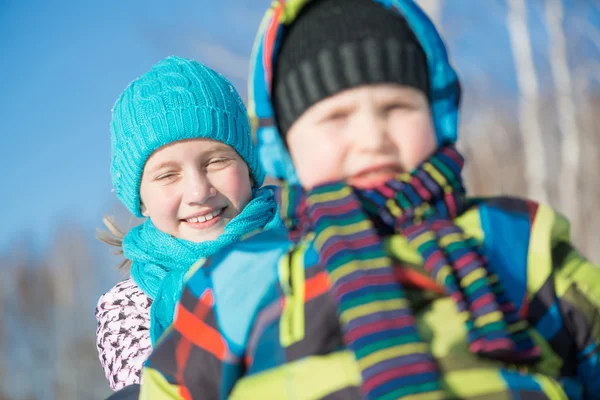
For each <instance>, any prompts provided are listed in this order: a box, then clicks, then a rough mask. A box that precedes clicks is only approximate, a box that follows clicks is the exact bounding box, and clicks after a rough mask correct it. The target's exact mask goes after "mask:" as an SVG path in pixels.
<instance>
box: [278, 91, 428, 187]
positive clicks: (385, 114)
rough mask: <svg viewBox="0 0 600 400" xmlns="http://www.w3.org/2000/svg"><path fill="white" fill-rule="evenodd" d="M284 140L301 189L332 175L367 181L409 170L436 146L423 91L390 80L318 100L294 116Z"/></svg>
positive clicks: (375, 181) (329, 179)
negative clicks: (392, 82) (297, 116)
mask: <svg viewBox="0 0 600 400" xmlns="http://www.w3.org/2000/svg"><path fill="white" fill-rule="evenodd" d="M286 140H287V144H288V147H289V150H290V154H291V156H292V160H293V161H294V166H295V168H296V172H297V174H298V178H299V179H300V182H301V183H302V186H303V187H304V188H305V189H311V188H313V187H315V186H317V185H320V184H324V183H328V182H332V181H337V180H344V181H346V182H347V183H348V184H350V185H352V186H355V187H360V188H369V187H373V186H375V185H377V184H379V183H382V182H385V181H387V180H389V179H392V178H394V177H396V176H397V175H398V174H399V173H402V172H408V171H411V170H412V169H414V168H415V167H416V166H417V165H418V164H419V163H420V162H422V161H424V160H425V159H427V158H428V157H429V156H430V155H431V154H432V153H433V152H434V151H435V149H436V147H437V142H436V136H435V130H434V126H433V121H432V119H431V112H430V110H429V103H428V101H427V97H426V96H425V95H424V94H423V93H422V92H420V91H418V90H416V89H413V88H410V87H406V86H399V85H395V84H377V85H366V86H360V87H356V88H352V89H348V90H345V91H343V92H340V93H338V94H336V95H334V96H331V97H328V98H326V99H324V100H321V101H320V102H318V103H316V104H314V105H313V106H312V107H310V108H309V109H308V110H307V111H306V112H305V113H304V114H302V115H301V116H300V118H298V119H297V120H296V121H295V122H294V124H293V125H292V126H291V127H290V129H289V131H288V133H287V136H286Z"/></svg>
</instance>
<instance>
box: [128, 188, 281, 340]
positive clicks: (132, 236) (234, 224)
mask: <svg viewBox="0 0 600 400" xmlns="http://www.w3.org/2000/svg"><path fill="white" fill-rule="evenodd" d="M281 224H282V223H281V220H280V218H279V213H278V212H277V203H276V201H275V195H274V190H273V188H272V187H263V188H262V189H259V190H255V191H254V192H253V199H252V200H251V201H250V202H249V203H248V205H247V206H246V207H245V208H244V209H243V210H242V212H241V213H240V214H239V215H238V216H237V217H235V218H234V219H232V220H231V222H229V223H228V224H227V225H226V226H225V231H224V232H223V233H222V234H221V235H220V236H219V237H218V238H217V239H216V240H209V241H205V242H202V243H193V242H190V241H187V240H182V239H177V238H174V237H172V236H171V235H169V234H166V233H164V232H161V231H160V230H158V229H157V228H156V227H155V226H154V224H153V223H152V221H151V220H150V219H149V218H148V219H147V220H146V221H145V222H144V223H143V224H141V225H139V226H137V227H135V228H133V229H131V230H130V231H129V233H128V234H127V236H125V238H124V239H123V252H124V254H125V257H127V258H128V259H130V260H131V261H132V262H133V264H132V267H131V277H132V278H133V280H134V281H135V283H136V284H137V285H138V286H139V287H140V288H141V289H142V290H143V291H144V293H145V294H146V295H147V296H148V297H150V298H151V299H152V300H153V303H152V306H151V308H150V339H151V340H152V345H154V344H155V343H156V341H157V340H158V339H159V338H160V336H161V335H162V333H163V332H164V331H165V329H166V328H167V327H168V326H169V325H170V324H171V323H172V322H173V314H174V311H175V305H176V303H177V301H179V298H180V297H181V292H182V290H183V283H184V277H185V274H186V272H187V271H188V269H189V268H190V267H191V266H192V265H193V264H194V263H195V262H197V261H198V260H199V259H202V258H206V257H209V256H211V255H213V254H215V253H217V252H218V251H219V250H221V249H223V248H224V247H226V246H227V245H230V244H232V243H235V242H237V241H239V240H240V238H241V237H242V236H244V235H246V234H248V233H251V232H253V231H255V230H259V229H270V228H273V227H277V226H280V225H281Z"/></svg>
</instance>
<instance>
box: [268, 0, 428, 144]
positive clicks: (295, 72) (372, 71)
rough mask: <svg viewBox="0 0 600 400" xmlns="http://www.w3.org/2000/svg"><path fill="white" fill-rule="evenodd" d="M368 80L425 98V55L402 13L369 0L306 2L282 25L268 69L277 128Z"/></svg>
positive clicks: (286, 126)
mask: <svg viewBox="0 0 600 400" xmlns="http://www.w3.org/2000/svg"><path fill="white" fill-rule="evenodd" d="M373 83H398V84H400V85H405V86H410V87H413V88H416V89H418V90H420V91H422V92H424V93H425V95H426V96H429V73H428V68H427V56H426V55H425V52H424V51H423V48H422V47H421V44H420V43H419V41H418V39H417V38H416V37H415V34H414V33H413V32H412V30H411V28H410V27H409V26H408V23H407V22H406V20H405V19H404V17H403V16H401V15H400V14H399V13H395V12H393V11H391V10H387V9H386V8H384V7H383V6H382V5H381V4H378V3H376V2H375V1H373V0H313V1H311V2H310V3H308V4H307V5H306V6H305V7H304V9H302V11H301V12H300V14H299V15H298V17H297V18H296V20H295V21H294V22H293V23H292V24H291V25H290V26H289V27H287V28H286V31H285V32H284V35H283V41H282V44H281V47H280V50H279V53H278V56H277V61H276V65H275V67H274V74H273V91H272V98H273V107H274V111H275V117H276V120H277V124H278V126H279V131H280V132H281V133H282V134H285V133H286V132H287V131H288V129H289V128H290V126H291V125H292V123H293V122H294V121H295V120H296V119H297V118H298V117H300V116H301V115H302V114H303V113H304V112H305V111H306V110H307V109H308V108H309V107H310V106H312V105H313V104H315V103H317V102H318V101H320V100H323V99H325V98H326V97H329V96H331V95H334V94H336V93H338V92H340V91H342V90H345V89H349V88H352V87H356V86H361V85H365V84H373Z"/></svg>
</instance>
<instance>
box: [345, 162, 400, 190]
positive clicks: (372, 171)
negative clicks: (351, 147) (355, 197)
mask: <svg viewBox="0 0 600 400" xmlns="http://www.w3.org/2000/svg"><path fill="white" fill-rule="evenodd" d="M402 172H404V171H403V169H402V168H400V167H399V166H398V165H382V166H378V167H374V168H368V169H365V170H363V171H360V172H359V173H357V174H355V175H353V176H351V177H350V178H349V179H348V180H347V183H348V184H349V185H350V186H354V187H356V188H359V189H372V188H374V187H376V186H379V185H381V184H383V183H385V182H387V181H389V180H391V179H394V178H396V177H397V176H398V175H400V174H401V173H402Z"/></svg>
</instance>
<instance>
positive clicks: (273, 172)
mask: <svg viewBox="0 0 600 400" xmlns="http://www.w3.org/2000/svg"><path fill="white" fill-rule="evenodd" d="M310 1H319V0H288V1H285V0H278V1H274V2H273V5H272V6H271V8H270V9H269V10H268V11H267V13H266V15H265V17H264V18H263V21H262V23H261V25H260V28H259V31H258V34H257V37H256V40H255V43H254V48H253V51H252V57H251V59H250V77H249V79H248V81H249V91H248V93H249V107H248V113H249V115H250V121H251V123H252V133H253V137H254V140H255V141H256V143H257V145H258V150H259V155H260V159H261V162H262V163H263V166H264V168H265V170H266V172H267V175H270V176H272V177H275V178H278V179H283V180H286V181H288V182H289V183H299V182H298V177H297V175H296V171H295V169H294V165H293V163H292V160H291V157H290V155H289V153H288V151H287V148H286V146H285V145H284V143H283V140H282V137H281V135H280V134H279V132H278V130H277V125H276V123H275V120H274V112H273V106H272V104H271V82H272V71H273V65H274V62H275V55H276V54H277V49H278V47H279V44H280V43H281V39H282V36H283V32H284V27H285V26H286V25H290V24H291V23H292V22H293V21H294V19H295V18H296V16H297V15H298V13H299V12H300V10H301V9H302V7H304V6H305V5H306V4H307V3H309V2H310ZM372 1H375V2H377V3H380V4H381V5H383V6H384V7H386V8H389V9H391V10H393V11H395V12H398V13H401V14H402V15H403V16H404V18H406V20H407V21H408V24H409V25H410V27H411V28H412V30H413V32H414V33H415V35H416V36H417V38H418V39H419V42H420V43H421V47H423V50H424V51H425V54H426V55H427V63H428V66H429V75H430V91H431V93H430V99H431V113H432V116H433V121H434V125H435V130H436V136H437V140H438V144H446V143H454V142H455V141H456V138H457V134H458V132H457V131H458V106H459V101H460V83H459V81H458V76H457V75H456V72H455V71H454V68H452V66H451V65H450V62H449V60H448V54H447V52H446V47H445V45H444V43H443V41H442V38H441V37H440V35H439V33H438V32H437V30H436V29H435V26H434V25H433V23H432V22H431V20H430V19H429V18H428V17H427V15H426V14H425V13H424V12H423V10H421V8H420V7H419V6H418V5H417V4H416V3H415V2H414V1H412V0H372Z"/></svg>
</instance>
